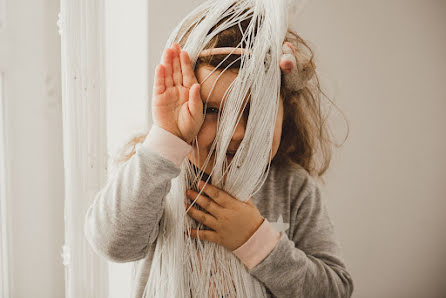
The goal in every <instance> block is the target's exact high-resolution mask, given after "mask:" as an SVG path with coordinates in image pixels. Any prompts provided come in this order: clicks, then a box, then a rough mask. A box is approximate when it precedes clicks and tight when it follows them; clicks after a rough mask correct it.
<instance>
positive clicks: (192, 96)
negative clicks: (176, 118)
mask: <svg viewBox="0 0 446 298" xmlns="http://www.w3.org/2000/svg"><path fill="white" fill-rule="evenodd" d="M187 105H188V107H189V111H190V113H191V115H192V117H193V118H194V119H198V117H199V116H200V115H201V114H203V103H202V102H201V96H200V84H198V83H197V84H194V85H192V87H191V88H190V89H189V100H188V102H187Z"/></svg>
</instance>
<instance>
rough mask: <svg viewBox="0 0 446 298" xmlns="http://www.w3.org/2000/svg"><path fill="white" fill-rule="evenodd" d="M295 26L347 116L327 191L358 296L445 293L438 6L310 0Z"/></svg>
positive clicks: (444, 9) (443, 31) (443, 49)
mask: <svg viewBox="0 0 446 298" xmlns="http://www.w3.org/2000/svg"><path fill="white" fill-rule="evenodd" d="M295 22H296V24H298V25H299V27H300V31H301V32H302V35H303V36H304V38H306V39H308V40H310V41H311V42H312V44H313V45H314V49H315V52H316V56H317V57H318V59H317V62H319V63H318V68H319V70H320V71H322V73H323V75H324V77H325V78H330V79H331V81H330V86H331V87H330V88H332V90H333V93H334V95H335V101H336V103H337V105H338V106H339V107H340V108H341V109H342V111H343V112H345V113H346V116H347V118H348V120H349V122H350V123H349V125H350V135H349V138H348V139H347V141H346V143H345V144H344V146H342V147H341V149H340V150H338V151H337V152H336V154H335V157H334V160H333V163H332V166H331V168H330V170H329V172H328V175H327V178H326V181H327V187H326V188H325V191H324V195H325V196H326V197H327V199H328V202H329V213H330V215H331V217H332V219H333V221H334V223H335V227H336V229H337V233H338V238H339V240H340V242H341V244H342V247H343V251H344V256H345V261H346V263H347V265H348V267H349V268H350V271H351V273H352V276H353V279H354V284H355V291H354V297H361V298H362V297H388V298H398V297H430V298H433V297H445V296H446V285H445V283H444V276H445V274H446V266H445V265H446V237H445V236H444V235H445V232H444V228H445V227H446V216H445V215H444V211H445V210H446V195H445V193H446V184H445V183H444V181H445V177H446V157H445V154H444V153H445V152H446V139H445V137H444V136H445V132H444V130H445V129H446V117H445V116H444V113H445V112H446V95H445V92H444V90H443V89H444V84H445V82H446V38H445V36H446V2H445V1H435V0H429V1H421V0H418V1H416V0H410V1H406V0H392V1H354V0H342V1H321V0H317V1H316V0H314V1H309V2H308V5H307V7H306V10H305V12H304V14H303V16H302V18H301V19H299V20H296V21H295ZM333 112H336V111H333ZM335 123H336V129H335V132H336V135H337V136H338V142H341V141H342V140H343V137H344V135H345V123H344V122H343V121H342V118H341V116H339V115H338V116H336V117H335Z"/></svg>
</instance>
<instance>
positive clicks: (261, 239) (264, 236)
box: [232, 218, 280, 270]
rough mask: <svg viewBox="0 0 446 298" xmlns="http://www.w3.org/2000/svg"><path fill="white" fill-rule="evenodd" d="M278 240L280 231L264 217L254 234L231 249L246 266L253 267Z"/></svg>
mask: <svg viewBox="0 0 446 298" xmlns="http://www.w3.org/2000/svg"><path fill="white" fill-rule="evenodd" d="M279 240H280V233H279V232H277V231H276V230H274V228H273V226H272V225H271V224H270V223H269V222H268V220H267V219H266V218H265V219H264V220H263V223H262V224H261V225H260V227H259V228H258V229H257V231H255V232H254V234H253V235H252V236H251V237H250V238H249V239H248V241H246V242H245V243H244V244H243V245H242V246H240V247H239V248H237V249H236V250H234V251H232V253H233V254H234V255H236V256H237V257H238V258H239V259H240V261H241V262H242V263H243V264H245V265H246V267H248V269H250V270H251V269H252V268H254V267H255V266H256V265H257V264H258V263H260V262H261V261H262V260H263V259H264V258H266V256H267V255H268V254H269V253H270V252H271V251H272V250H273V249H274V247H275V246H276V244H277V243H278V242H279Z"/></svg>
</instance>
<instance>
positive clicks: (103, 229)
mask: <svg viewBox="0 0 446 298" xmlns="http://www.w3.org/2000/svg"><path fill="white" fill-rule="evenodd" d="M223 20H225V18H223ZM250 21H251V19H249V18H248V19H246V20H244V21H242V22H239V23H237V24H235V25H233V26H230V27H228V28H227V29H225V30H223V31H221V32H219V33H218V34H216V35H215V36H214V37H213V38H212V39H211V40H210V42H208V43H207V44H206V46H205V49H206V50H203V51H201V53H200V55H199V57H198V58H197V60H196V63H195V67H194V66H193V63H191V59H190V57H189V55H188V52H186V51H184V50H182V49H181V48H182V47H183V46H184V45H185V43H186V41H187V38H188V34H184V35H183V37H182V38H181V39H180V40H179V42H178V43H176V42H175V43H173V46H172V47H170V48H166V50H165V51H164V53H163V63H162V64H159V65H158V66H157V68H156V73H155V82H154V90H153V97H152V115H153V122H154V123H153V126H152V127H151V129H150V131H149V133H148V134H144V135H142V136H139V137H136V138H135V139H133V140H132V141H131V142H130V143H129V144H128V145H130V146H133V148H132V150H131V152H130V153H129V154H127V155H125V156H124V157H123V158H122V159H120V160H119V161H120V162H121V164H120V167H119V169H118V170H117V171H116V174H115V175H114V176H113V178H112V179H110V180H109V181H108V183H107V184H106V185H105V187H104V188H103V189H102V190H101V191H100V192H99V193H98V194H97V196H96V198H95V200H94V202H93V203H92V205H91V206H90V208H89V209H88V211H87V214H86V218H85V235H86V237H87V239H88V241H89V243H90V245H91V246H92V248H93V249H94V250H95V251H96V252H97V253H98V254H100V255H102V256H105V257H106V258H108V259H109V260H112V261H115V262H130V261H137V260H138V263H137V268H136V272H135V280H134V285H133V289H132V297H138V298H139V297H144V296H145V292H146V291H147V289H146V286H147V285H148V284H149V282H148V280H149V277H150V274H155V273H158V271H157V270H158V268H152V265H153V262H154V255H155V249H156V243H157V241H159V238H160V237H163V236H164V235H165V234H167V233H169V231H167V230H166V228H165V226H164V228H162V227H163V225H162V224H161V222H162V221H163V220H166V219H165V217H166V216H167V215H166V212H170V211H168V209H165V204H166V201H168V200H169V199H166V196H167V194H168V193H169V191H170V189H171V186H172V181H173V179H175V178H176V177H177V176H178V175H180V172H181V171H182V169H183V168H182V164H183V163H185V162H187V163H189V164H190V165H192V167H193V169H194V172H193V175H195V176H196V177H199V178H200V179H198V180H201V181H200V182H199V183H198V184H197V185H195V184H194V185H192V186H191V187H190V188H189V189H187V190H186V196H187V198H188V199H187V200H186V201H187V202H185V207H184V208H185V210H187V214H188V216H189V219H190V220H191V219H193V220H194V222H195V223H198V224H199V225H198V227H197V226H195V227H196V228H192V229H189V230H188V231H186V232H187V234H188V236H190V237H192V238H194V239H195V238H199V239H201V240H199V239H198V242H200V241H205V242H206V241H207V242H212V243H215V244H217V245H218V246H219V247H223V248H224V249H226V250H228V251H230V252H231V253H232V254H233V255H234V256H235V257H236V258H237V259H238V260H239V261H240V263H241V264H243V266H245V268H246V270H247V272H249V274H250V275H251V276H252V277H254V278H255V280H257V281H258V282H260V283H261V284H262V286H263V287H264V288H265V289H266V292H265V293H266V297H350V296H351V294H352V292H353V282H352V278H351V275H350V274H349V273H348V271H347V269H346V266H345V265H344V262H343V260H342V258H341V250H340V245H339V243H338V242H337V240H336V237H335V231H334V227H333V224H332V222H331V220H330V218H329V216H328V213H327V209H326V207H325V204H324V201H323V199H322V198H321V192H320V190H319V187H318V185H317V183H316V180H315V179H314V177H317V176H321V175H322V174H323V173H324V172H325V171H326V169H327V168H328V164H329V162H330V147H329V142H330V140H329V139H328V138H327V134H326V131H327V127H326V126H325V122H324V119H322V117H321V114H320V113H321V112H320V108H319V105H320V102H319V101H320V94H322V92H321V90H320V88H319V83H318V80H317V76H316V74H315V71H314V68H315V67H314V63H313V61H312V58H313V56H312V52H311V50H310V49H309V48H308V46H307V44H306V43H305V42H304V41H303V40H302V39H301V38H300V37H299V36H298V35H297V34H296V33H294V32H292V31H291V30H288V31H287V35H286V38H285V40H284V44H283V51H284V53H283V56H282V58H283V59H281V62H280V69H281V71H282V74H281V77H282V78H281V82H282V83H281V86H280V98H279V105H278V110H277V117H276V120H275V126H274V129H273V132H274V133H273V136H272V145H271V155H270V158H269V163H270V167H269V169H268V171H267V176H266V179H265V180H264V182H263V184H262V185H261V187H260V189H259V191H258V192H256V193H255V194H254V195H253V196H252V197H250V199H249V200H247V201H241V200H239V198H237V197H234V196H232V195H231V194H230V193H229V192H227V191H225V190H223V189H222V188H219V187H217V186H216V185H214V184H215V183H214V182H215V181H214V180H215V177H214V176H213V171H212V170H213V165H215V163H216V154H215V147H214V146H213V142H214V140H215V138H216V137H217V133H218V126H219V123H218V121H219V119H220V118H219V117H220V116H221V115H220V114H221V112H222V111H221V110H222V109H221V107H222V106H224V104H225V102H224V101H225V100H226V97H225V94H226V92H227V90H228V89H230V86H231V84H232V83H233V82H234V80H235V79H236V78H237V76H238V75H239V69H240V61H238V59H239V57H240V55H242V54H243V52H241V51H235V50H234V49H237V48H239V45H240V43H241V42H242V41H243V36H244V35H243V33H242V32H243V30H245V29H246V28H247V27H248V24H249V22H250ZM305 49H308V50H309V51H310V53H311V56H310V59H309V61H308V62H307V63H305V64H304V63H303V62H302V61H304V60H305V59H306V55H305ZM308 73H310V74H311V75H308ZM310 79H311V80H312V81H313V82H314V81H315V82H316V83H315V84H314V85H313V86H312V85H311V81H310ZM265 88H266V87H265ZM250 101H251V100H250V98H249V97H246V99H245V101H244V108H243V109H241V110H240V111H241V114H240V115H239V116H240V118H239V119H240V120H239V122H238V124H237V125H236V128H235V130H234V131H233V134H232V137H231V139H230V143H229V144H228V146H227V148H228V149H227V154H226V155H227V158H226V162H225V165H229V167H235V166H237V167H238V166H239V165H238V164H237V165H234V163H231V162H233V161H237V162H238V161H239V159H235V158H234V157H235V154H236V152H238V150H239V147H240V146H241V144H242V140H243V138H244V136H245V134H246V131H247V124H248V119H249V116H250V113H249V112H250ZM318 148H319V149H320V150H322V153H323V157H324V158H325V159H324V160H323V164H322V165H321V166H319V167H320V168H318V166H317V165H316V164H315V160H316V155H315V154H316V152H317V149H318ZM224 178H226V174H225V175H224ZM166 210H167V211H166ZM200 227H203V228H202V229H200ZM159 253H161V252H159ZM195 257H196V258H197V259H198V260H199V261H200V264H201V261H205V260H204V259H202V258H203V257H204V255H203V254H199V253H198V254H197V255H196V256H195ZM164 260H165V259H164ZM217 261H218V260H217ZM214 263H215V262H214ZM161 265H162V264H161V262H160V263H156V266H157V267H159V266H161ZM200 266H201V265H200ZM195 269H196V271H201V270H206V269H205V268H201V267H200V268H199V269H198V270H197V268H195ZM171 274H172V275H174V274H175V272H171ZM209 276H211V277H212V272H211V273H209ZM185 278H189V277H185ZM165 282H166V283H167V282H171V283H172V284H170V286H171V287H176V286H178V285H179V284H174V283H173V282H174V279H172V280H168V281H165ZM232 282H233V284H234V285H235V284H237V283H238V282H239V281H237V280H235V278H234V280H233V281H232ZM214 286H215V287H218V285H215V284H214ZM210 287H211V288H212V285H211V286H210ZM235 288H237V286H236V285H235ZM145 290H146V291H145ZM192 291H193V289H191V292H192ZM209 291H210V292H212V290H209ZM228 291H229V292H230V293H233V294H229V295H230V296H229V297H234V293H236V292H237V291H240V288H238V290H236V291H235V292H231V291H230V290H228ZM151 293H152V295H154V294H153V293H155V292H151ZM156 293H158V294H156V295H157V296H159V295H160V294H159V293H160V292H156ZM148 295H150V294H148ZM189 295H190V293H188V295H186V294H184V297H189ZM223 295H225V294H221V293H219V294H218V295H216V294H215V295H214V296H210V297H223ZM191 296H192V297H197V296H194V295H191ZM236 296H237V297H244V296H242V295H236ZM147 297H151V296H147ZM200 298H201V297H200Z"/></svg>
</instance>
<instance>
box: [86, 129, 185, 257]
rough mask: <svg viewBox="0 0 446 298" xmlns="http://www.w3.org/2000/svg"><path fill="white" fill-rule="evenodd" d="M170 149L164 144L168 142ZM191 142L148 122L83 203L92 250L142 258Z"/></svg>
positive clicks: (107, 254)
mask: <svg viewBox="0 0 446 298" xmlns="http://www.w3.org/2000/svg"><path fill="white" fill-rule="evenodd" d="M172 145H173V147H171V148H176V150H170V151H169V150H167V151H166V150H165V148H166V147H169V146H172ZM191 148H192V147H191V146H190V145H189V144H187V143H186V142H184V141H183V140H181V139H180V138H178V137H176V136H174V135H172V134H170V133H168V132H166V131H164V130H162V129H161V128H159V127H156V126H152V128H151V130H150V132H149V134H148V135H147V136H146V139H145V140H144V142H143V143H142V144H139V145H138V146H137V147H136V153H135V154H134V155H133V156H132V157H131V158H130V159H129V160H128V161H126V162H125V164H123V165H122V166H121V167H120V168H119V169H118V170H117V172H116V173H115V175H113V177H112V178H110V179H109V180H108V181H107V183H106V185H105V186H104V187H103V188H102V189H101V190H100V191H99V192H98V193H97V194H96V196H95V198H94V200H93V202H92V204H91V205H90V206H89V208H88V209H87V212H86V214H85V221H84V234H85V237H86V239H87V241H88V242H89V244H90V246H91V247H92V248H93V250H94V251H95V252H96V253H97V254H98V255H102V256H103V257H106V258H107V259H110V260H111V261H114V262H130V261H135V260H139V259H142V258H143V257H144V256H145V255H146V253H147V250H148V248H149V244H151V243H154V242H155V240H156V238H157V236H158V232H159V222H160V220H161V217H162V215H163V210H164V208H163V207H164V198H165V196H166V195H167V193H168V192H169V191H170V187H171V180H172V179H173V178H175V177H177V176H178V175H179V173H180V168H179V165H180V164H181V162H182V161H183V160H184V158H185V157H186V155H187V153H188V152H189V151H190V149H191Z"/></svg>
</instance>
